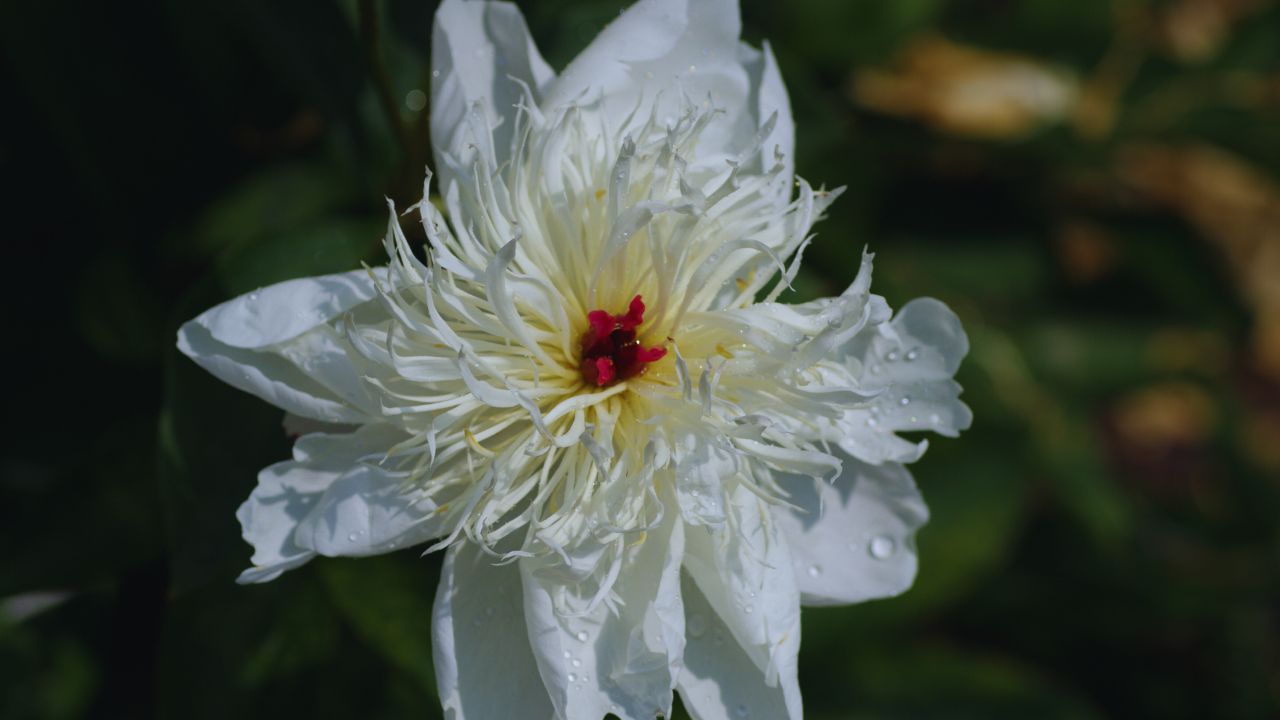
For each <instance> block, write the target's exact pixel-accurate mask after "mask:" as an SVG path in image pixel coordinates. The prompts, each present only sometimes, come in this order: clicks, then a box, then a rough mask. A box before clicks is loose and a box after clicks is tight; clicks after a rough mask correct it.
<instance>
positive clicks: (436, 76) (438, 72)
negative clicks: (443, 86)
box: [431, 70, 440, 78]
mask: <svg viewBox="0 0 1280 720" xmlns="http://www.w3.org/2000/svg"><path fill="white" fill-rule="evenodd" d="M431 77H433V78H438V77H440V71H439V70H432V71H431Z"/></svg>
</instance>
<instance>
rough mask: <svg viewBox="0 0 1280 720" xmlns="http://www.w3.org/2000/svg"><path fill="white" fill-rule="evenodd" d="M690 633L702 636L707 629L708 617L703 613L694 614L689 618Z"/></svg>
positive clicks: (694, 635)
mask: <svg viewBox="0 0 1280 720" xmlns="http://www.w3.org/2000/svg"><path fill="white" fill-rule="evenodd" d="M687 629H688V631H689V634H690V635H692V636H693V637H702V635H703V633H705V632H706V631H707V619H706V618H704V617H702V616H701V615H693V616H692V617H690V618H689V627H688V628H687Z"/></svg>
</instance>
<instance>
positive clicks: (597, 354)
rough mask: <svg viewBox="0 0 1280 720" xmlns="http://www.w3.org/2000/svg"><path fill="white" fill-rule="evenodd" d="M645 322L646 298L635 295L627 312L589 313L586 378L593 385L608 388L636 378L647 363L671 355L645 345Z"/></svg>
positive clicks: (584, 349) (584, 355)
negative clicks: (639, 331)
mask: <svg viewBox="0 0 1280 720" xmlns="http://www.w3.org/2000/svg"><path fill="white" fill-rule="evenodd" d="M642 322H644V300H642V299H641V298H640V296H639V295H637V296H635V297H633V298H631V305H630V307H628V309H627V312H626V314H623V315H610V314H609V313H607V312H605V311H604V310H592V311H591V312H589V313H587V323H588V327H587V331H586V332H585V333H583V334H582V362H581V363H580V365H579V367H580V368H581V369H582V377H583V378H584V379H586V381H587V383H588V384H590V385H595V386H597V387H604V386H605V385H612V384H613V383H615V382H618V381H621V380H626V379H627V378H632V377H635V376H636V375H639V374H641V373H643V372H644V370H645V366H646V365H648V364H649V363H651V362H655V361H657V360H659V359H661V358H662V357H663V356H664V355H666V354H667V351H666V349H665V348H660V347H652V348H647V347H641V346H640V341H639V340H636V328H638V327H640V323H642Z"/></svg>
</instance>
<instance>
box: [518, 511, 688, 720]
mask: <svg viewBox="0 0 1280 720" xmlns="http://www.w3.org/2000/svg"><path fill="white" fill-rule="evenodd" d="M625 542H627V543H628V544H631V543H635V542H636V539H635V538H628V539H626V540H625ZM683 553H684V539H683V527H682V525H681V523H680V522H679V519H678V518H676V517H674V513H669V515H668V517H667V518H666V521H665V522H664V523H663V524H662V526H660V527H659V528H656V529H654V530H653V531H651V532H649V533H647V536H646V537H645V539H644V541H643V542H642V543H640V544H639V545H638V546H635V547H634V550H633V551H631V552H630V557H629V558H628V560H627V562H626V564H625V565H624V566H623V567H622V569H621V572H620V573H619V576H618V580H617V583H616V585H615V586H614V592H615V593H616V595H617V597H616V606H615V608H614V609H613V610H612V611H611V609H610V608H609V607H606V606H605V605H603V604H602V605H600V606H599V607H597V608H595V609H594V610H593V611H592V612H590V613H587V614H585V615H580V616H573V615H569V614H566V613H565V612H564V608H563V607H557V600H558V598H559V597H560V595H561V594H562V593H565V592H573V590H572V588H568V587H566V586H565V584H564V581H563V578H561V577H557V576H556V572H555V565H556V561H555V560H554V559H551V560H549V561H548V560H546V559H533V558H530V559H525V560H521V561H520V566H521V575H522V576H523V578H524V593H525V618H526V622H528V624H529V639H530V642H531V644H532V646H533V651H534V655H535V656H536V657H537V660H538V669H539V671H540V672H541V674H542V679H543V682H544V683H545V684H546V687H547V690H548V691H549V692H550V694H551V701H552V703H553V704H554V705H555V707H556V712H557V717H558V718H562V719H563V720H599V718H602V717H604V715H605V714H606V713H613V714H614V715H617V716H618V717H619V718H622V720H650V719H651V718H653V717H655V716H657V715H658V714H662V715H664V716H670V714H671V703H672V691H673V690H674V688H675V684H676V678H677V675H678V673H679V669H680V668H679V663H680V658H681V657H682V655H683V653H684V636H685V628H684V609H683V605H682V602H681V598H680V594H679V588H680V559H681V557H682V555H683Z"/></svg>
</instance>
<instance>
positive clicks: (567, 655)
mask: <svg viewBox="0 0 1280 720" xmlns="http://www.w3.org/2000/svg"><path fill="white" fill-rule="evenodd" d="M571 657H573V653H571V652H569V651H568V650H565V651H564V659H565V660H568V659H569V658H571Z"/></svg>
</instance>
